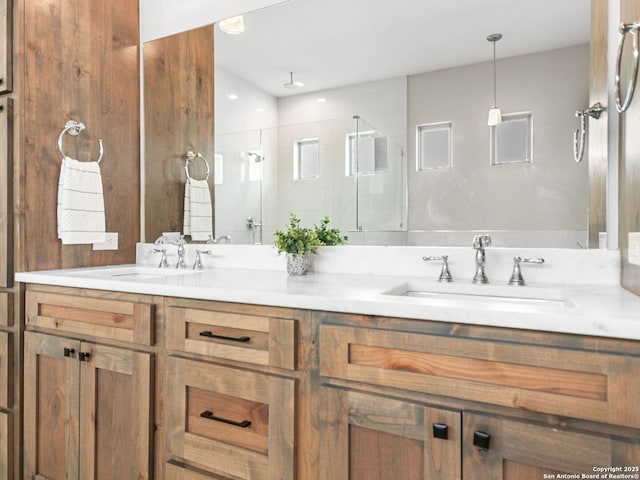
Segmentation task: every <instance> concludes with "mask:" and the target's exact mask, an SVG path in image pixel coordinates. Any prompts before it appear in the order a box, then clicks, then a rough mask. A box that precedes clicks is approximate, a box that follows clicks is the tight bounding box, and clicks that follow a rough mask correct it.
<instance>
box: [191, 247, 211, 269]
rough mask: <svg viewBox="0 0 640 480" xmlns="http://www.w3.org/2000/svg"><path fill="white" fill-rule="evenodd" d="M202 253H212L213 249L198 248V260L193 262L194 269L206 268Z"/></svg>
mask: <svg viewBox="0 0 640 480" xmlns="http://www.w3.org/2000/svg"><path fill="white" fill-rule="evenodd" d="M202 255H211V250H196V261H195V262H194V263H193V269H194V270H202V269H203V268H204V264H203V263H202Z"/></svg>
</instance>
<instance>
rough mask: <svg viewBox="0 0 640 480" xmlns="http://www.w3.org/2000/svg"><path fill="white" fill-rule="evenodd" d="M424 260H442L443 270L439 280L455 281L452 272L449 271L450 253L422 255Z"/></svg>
mask: <svg viewBox="0 0 640 480" xmlns="http://www.w3.org/2000/svg"><path fill="white" fill-rule="evenodd" d="M422 260H424V261H425V262H430V261H433V260H435V261H438V260H442V271H441V272H440V277H438V281H439V282H453V277H452V276H451V272H450V271H449V255H441V256H439V257H422Z"/></svg>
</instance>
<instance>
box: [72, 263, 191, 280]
mask: <svg viewBox="0 0 640 480" xmlns="http://www.w3.org/2000/svg"><path fill="white" fill-rule="evenodd" d="M200 271H201V270H193V269H190V268H189V269H186V268H185V269H181V268H159V267H151V266H144V265H123V266H116V267H97V268H95V269H93V270H91V272H87V271H83V272H78V274H82V275H87V276H96V277H113V278H122V279H140V280H143V279H149V278H162V277H174V276H180V275H189V274H192V273H197V272H200Z"/></svg>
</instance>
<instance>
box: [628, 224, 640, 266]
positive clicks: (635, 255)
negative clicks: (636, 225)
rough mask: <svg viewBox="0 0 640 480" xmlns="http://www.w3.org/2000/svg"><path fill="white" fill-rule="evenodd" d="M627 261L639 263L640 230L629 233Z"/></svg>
mask: <svg viewBox="0 0 640 480" xmlns="http://www.w3.org/2000/svg"><path fill="white" fill-rule="evenodd" d="M629 263H633V264H634V265H640V232H633V233H629Z"/></svg>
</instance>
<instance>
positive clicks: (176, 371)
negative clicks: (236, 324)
mask: <svg viewBox="0 0 640 480" xmlns="http://www.w3.org/2000/svg"><path fill="white" fill-rule="evenodd" d="M167 367H168V368H167V379H168V384H167V390H166V394H167V397H168V398H167V412H168V413H167V442H166V445H167V451H168V453H169V454H170V455H173V456H175V457H179V458H181V459H184V460H186V461H188V462H190V463H192V464H194V465H196V466H199V467H200V468H203V469H206V470H209V471H213V472H218V473H226V474H228V475H231V476H232V477H233V478H242V479H265V480H267V479H272V478H278V479H293V475H294V469H295V464H294V451H295V450H294V434H295V421H294V419H295V415H294V412H295V404H294V399H295V381H294V380H292V379H286V378H281V377H277V376H273V375H268V374H264V373H258V372H252V371H246V370H240V369H237V368H230V367H223V366H220V365H214V364H209V363H205V362H198V361H193V360H186V359H181V358H175V357H170V358H169V361H168V365H167ZM234 399H235V400H236V405H233V401H234ZM216 405H217V406H216ZM209 406H212V408H210V407H209ZM201 409H207V410H211V411H213V412H214V414H216V415H217V413H216V410H218V411H219V412H221V415H220V416H228V417H230V419H232V420H234V421H241V420H245V419H248V420H251V421H253V420H255V421H256V422H257V425H256V426H254V425H251V426H249V427H248V428H241V427H236V426H225V425H222V424H220V425H218V424H217V423H216V424H215V425H214V426H211V425H207V424H206V422H210V421H204V420H201V419H199V418H196V417H198V416H199V415H200V413H201ZM202 411H203V410H202ZM236 417H237V418H236ZM265 422H268V431H267V432H265V431H264V424H265ZM210 423H212V424H213V423H214V422H210ZM213 429H215V430H216V431H214V430H213ZM252 430H254V431H252ZM265 435H266V436H267V438H266V439H265V438H263V439H260V438H259V437H264V436H265ZM265 440H266V442H267V443H266V446H267V448H266V449H265V443H264V442H265ZM240 445H242V446H240Z"/></svg>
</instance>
